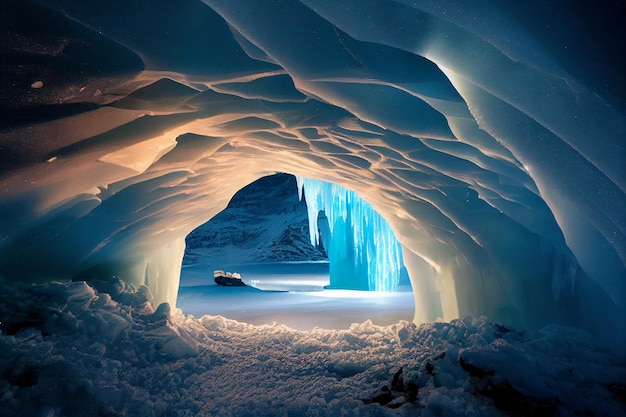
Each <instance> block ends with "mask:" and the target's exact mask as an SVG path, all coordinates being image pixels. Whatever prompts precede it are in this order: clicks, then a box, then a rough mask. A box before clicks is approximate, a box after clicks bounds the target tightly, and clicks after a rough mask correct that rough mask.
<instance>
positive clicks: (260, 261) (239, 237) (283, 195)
mask: <svg viewBox="0 0 626 417" xmlns="http://www.w3.org/2000/svg"><path fill="white" fill-rule="evenodd" d="M300 185H301V186H302V179H300ZM318 185H319V184H318ZM307 188H308V189H309V190H310V191H308V192H307ZM318 190H319V189H318ZM301 193H302V187H298V186H297V180H296V177H294V176H293V175H290V174H285V173H278V174H275V175H270V176H265V177H262V178H260V179H258V180H257V181H254V182H253V183H251V184H249V185H247V186H246V187H243V188H242V189H241V190H239V191H238V192H237V193H235V194H234V196H233V197H232V199H231V200H230V202H229V203H228V206H227V207H226V209H224V210H223V211H221V212H220V213H218V214H217V215H216V216H215V217H213V218H212V219H210V220H209V221H208V222H206V223H204V224H203V225H201V226H200V227H198V228H197V229H195V230H194V231H192V232H191V233H190V234H189V235H188V236H187V238H186V246H187V248H186V251H185V257H184V260H183V267H182V270H181V281H180V289H179V293H178V299H177V306H178V307H179V308H181V309H182V310H183V311H184V312H185V313H187V314H193V315H194V316H201V315H204V314H209V315H221V316H224V317H226V318H230V319H235V320H238V321H242V322H246V323H251V324H256V325H261V324H272V323H278V324H285V325H287V326H289V327H292V328H296V329H300V330H310V329H312V328H314V327H322V328H336V329H340V328H348V327H349V326H350V324H351V323H354V322H358V323H361V322H363V321H365V320H367V319H370V320H372V321H373V322H374V323H376V324H380V325H386V324H391V323H396V322H398V321H399V320H407V321H411V320H412V319H413V314H414V311H415V306H414V298H413V294H412V290H411V285H410V282H409V279H408V274H407V273H406V269H405V268H404V267H403V266H401V268H400V271H401V272H400V277H399V280H398V283H397V285H395V286H394V287H393V290H386V291H380V289H379V291H363V290H364V289H367V288H361V287H362V285H361V284H358V283H357V284H355V285H354V286H353V287H350V286H346V285H331V284H332V282H331V269H332V268H333V267H334V268H335V270H337V268H339V270H340V271H341V270H342V269H344V271H343V272H346V271H345V265H343V266H339V267H337V266H335V265H333V264H332V263H330V262H329V259H328V253H327V249H326V247H328V248H330V247H334V249H335V254H332V253H331V257H332V256H337V255H336V252H337V247H336V246H337V244H336V243H332V242H331V241H330V240H329V239H328V238H327V237H326V236H324V238H321V237H322V236H320V239H312V233H313V232H311V227H316V228H317V227H318V225H319V226H320V229H322V230H321V234H322V235H324V234H325V233H326V234H328V230H326V231H324V230H323V229H324V228H326V229H328V217H331V218H332V217H333V216H328V217H326V215H325V211H324V210H323V208H324V205H323V204H322V205H320V204H318V205H315V204H307V202H306V198H307V197H306V196H307V195H309V196H310V197H309V198H312V197H313V195H314V194H316V193H315V192H314V190H313V186H312V185H311V183H309V186H308V187H307V185H306V184H305V185H304V196H302V195H301ZM299 194H300V195H299ZM317 197H319V196H317ZM317 197H316V201H318V203H319V202H320V200H319V199H317ZM339 198H341V199H343V200H345V196H339ZM320 209H322V210H320ZM344 209H345V208H344ZM328 210H329V209H328V205H326V211H328ZM359 210H360V212H359V213H361V215H367V216H369V217H368V219H367V222H368V224H371V223H372V222H373V220H372V216H373V215H372V214H371V213H369V212H367V213H365V212H363V208H362V207H359ZM312 213H315V214H312ZM311 215H315V216H316V217H315V219H314V220H315V221H310V220H309V219H310V217H311ZM376 215H378V214H377V213H376ZM316 232H317V233H318V234H319V233H320V231H318V230H316ZM342 232H345V230H343V231H342ZM335 233H338V230H337V227H335ZM318 236H319V235H318ZM340 240H341V241H344V240H345V239H342V238H340ZM348 240H349V239H348ZM378 240H380V239H378ZM372 241H373V240H372ZM344 243H345V242H344ZM370 243H371V242H370ZM351 244H354V242H351ZM325 246H326V247H325ZM398 247H399V245H398ZM358 250H361V251H365V250H367V246H366V245H365V246H364V245H361V247H359V248H358V249H357V251H358ZM370 250H372V248H370ZM335 263H336V261H335ZM363 266H365V267H367V265H361V267H363ZM387 267H388V265H387ZM357 269H358V268H357ZM215 270H222V271H224V272H231V273H238V274H240V275H241V277H242V282H243V283H245V284H247V286H236V287H234V286H220V285H217V284H216V283H215V281H214V274H213V273H214V271H215ZM336 272H337V271H335V273H336ZM351 272H353V273H356V270H353V271H351ZM344 281H346V282H347V280H344ZM355 281H358V280H355ZM235 282H236V281H235Z"/></svg>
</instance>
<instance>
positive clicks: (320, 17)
mask: <svg viewBox="0 0 626 417" xmlns="http://www.w3.org/2000/svg"><path fill="white" fill-rule="evenodd" d="M18 3H19V4H18ZM120 3H123V4H124V7H123V10H124V12H123V13H120V7H119V6H120ZM500 3H501V2H497V1H495V0H487V1H484V2H481V4H480V5H472V6H469V5H463V4H461V3H459V2H455V1H449V2H448V1H423V2H418V3H417V4H416V3H414V2H409V1H393V2H390V1H384V0H367V1H350V0H342V1H327V0H316V1H309V0H302V1H297V0H283V1H280V2H270V1H262V2H261V1H259V2H250V1H246V0H229V1H224V0H204V1H196V0H185V1H183V2H176V3H174V2H171V3H168V2H165V3H163V2H162V3H159V6H158V7H156V6H155V5H154V4H152V3H150V2H147V1H145V0H141V1H137V2H132V4H131V3H128V2H117V1H111V2H106V3H102V4H99V5H98V6H97V7H96V6H93V5H91V4H86V3H85V2H75V1H71V0H41V1H38V2H30V1H28V2H12V3H11V4H8V5H6V7H5V6H4V5H3V7H4V8H3V16H7V18H6V22H7V25H6V28H5V29H6V30H5V31H3V32H2V33H1V34H0V36H2V42H0V45H2V46H1V48H3V49H2V56H3V57H9V58H10V60H9V61H7V64H6V65H2V66H0V72H1V74H2V77H1V78H0V79H1V80H2V89H1V90H0V92H1V94H2V95H3V100H2V108H1V109H0V110H1V114H2V117H1V119H0V120H1V122H2V124H1V126H0V275H2V276H3V277H4V279H6V280H7V282H11V283H14V284H24V283H33V282H49V281H55V280H70V279H72V278H74V279H78V278H84V277H96V276H103V277H110V276H111V275H116V276H119V277H121V278H123V279H124V280H125V281H127V282H129V283H131V284H133V285H135V286H136V287H139V286H141V285H147V286H148V287H149V288H150V290H151V291H152V293H153V295H154V299H155V303H159V302H166V301H167V302H170V303H171V304H172V305H174V303H175V294H176V289H177V286H178V280H179V272H178V271H179V270H180V264H181V259H182V253H183V250H182V245H183V243H182V242H183V241H184V237H185V236H186V235H187V234H188V233H189V232H191V231H192V230H193V229H194V228H195V227H197V226H199V225H200V224H202V223H204V222H205V221H206V220H208V219H209V218H211V217H212V216H214V215H216V214H217V213H219V212H220V211H221V210H222V209H223V208H224V207H225V206H226V204H227V202H228V200H229V199H230V197H231V196H232V195H233V194H234V193H235V192H236V191H237V190H239V189H240V188H242V187H243V186H244V185H246V184H249V183H251V182H252V181H254V180H256V179H257V178H259V177H262V176H264V175H268V174H272V173H275V172H288V173H293V174H295V175H298V176H302V177H307V178H313V179H317V180H321V181H326V182H331V183H337V184H339V185H341V186H343V187H345V188H347V189H350V190H354V191H355V192H356V193H358V195H359V196H361V197H362V198H363V199H364V200H365V201H367V202H368V203H369V204H370V205H371V206H372V208H374V210H376V211H377V212H379V213H380V214H381V215H382V216H383V217H384V218H385V220H387V222H388V223H389V225H390V227H391V229H392V230H393V231H394V233H395V235H396V238H397V239H398V242H399V243H400V245H401V248H402V258H403V260H404V264H405V265H406V267H407V269H408V272H409V275H410V277H411V284H412V288H413V290H414V295H415V301H416V302H415V306H416V312H415V313H416V314H415V321H418V322H422V321H429V320H435V319H437V318H443V319H446V320H449V319H453V318H456V317H462V316H465V315H474V316H478V315H486V316H488V317H489V318H490V319H493V320H499V321H503V322H506V323H512V324H516V325H520V326H523V327H529V328H536V327H540V326H542V325H544V324H546V323H549V322H554V321H557V322H561V323H569V324H576V325H579V326H582V327H584V328H586V329H589V330H591V331H594V332H596V333H597V334H601V335H602V336H605V337H608V338H611V337H618V338H619V337H620V335H616V334H613V333H611V332H608V331H606V330H605V329H609V328H611V326H610V325H607V321H609V322H610V323H613V324H619V323H623V322H624V321H626V266H625V261H626V218H625V216H626V198H625V189H626V183H625V182H624V178H626V176H625V175H624V171H623V166H624V165H623V161H624V156H625V152H626V151H625V142H624V140H623V138H624V137H625V131H626V129H625V127H624V126H625V121H624V120H625V119H624V105H623V88H621V87H620V85H621V84H620V80H621V77H622V74H623V73H624V71H623V70H622V69H623V67H621V65H623V64H622V63H621V62H619V61H620V60H619V59H617V57H619V56H621V55H620V53H615V51H616V50H617V51H621V50H620V49H616V48H615V46H616V45H615V39H622V38H623V37H622V36H608V35H613V33H612V32H611V31H612V30H615V31H618V30H619V28H620V27H621V26H622V25H617V26H615V27H612V25H610V24H604V20H602V22H603V24H602V25H598V26H597V28H599V29H598V30H586V28H587V26H586V24H585V23H586V22H587V21H588V20H593V19H597V17H598V15H597V14H596V13H603V12H602V10H600V9H602V8H595V9H593V10H591V12H590V13H586V14H585V13H576V12H574V11H572V13H569V14H567V15H563V13H562V11H563V10H571V8H570V7H568V5H567V4H565V3H564V2H560V1H557V2H547V3H546V2H540V1H538V0H531V1H530V4H528V2H525V3H524V4H525V6H524V7H522V6H517V5H515V4H507V5H502V4H500ZM562 3H563V4H562ZM560 6H562V7H560ZM538 8H540V9H541V13H533V12H532V11H534V10H536V9H538ZM617 15H618V14H616V16H617ZM602 16H603V17H606V16H605V15H604V14H603V15H602ZM609 18H610V16H609ZM128 22H132V24H128ZM596 23H597V22H596ZM39 28H41V29H39ZM44 30H49V31H50V33H51V36H49V37H42V36H39V35H38V34H40V33H42V32H41V31H44ZM607 33H608V35H607V36H603V34H604V35H606V34H607ZM597 45H602V47H601V48H600V47H597ZM620 46H621V45H620ZM36 81H41V82H42V84H43V85H42V87H41V88H37V89H33V88H31V85H32V84H33V83H34V82H36ZM621 342H622V343H623V342H624V340H623V339H622V340H621Z"/></svg>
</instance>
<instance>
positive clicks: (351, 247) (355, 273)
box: [297, 177, 403, 291]
mask: <svg viewBox="0 0 626 417" xmlns="http://www.w3.org/2000/svg"><path fill="white" fill-rule="evenodd" d="M297 181H298V188H299V195H300V196H301V198H302V195H303V194H304V196H305V199H306V203H307V209H308V214H309V233H310V236H311V243H312V244H313V245H319V244H320V239H321V242H322V244H323V246H324V248H325V249H326V252H327V253H328V259H329V263H330V286H329V288H333V289H351V290H369V291H394V290H395V289H396V288H397V287H398V284H399V281H400V270H401V268H402V266H403V263H402V248H401V246H400V244H399V243H398V241H397V239H396V237H395V235H394V233H393V231H392V230H391V227H390V226H389V224H388V223H387V222H386V221H385V219H383V218H382V217H381V216H380V214H378V213H377V212H376V211H375V210H374V209H373V208H372V206H370V205H369V204H368V203H367V202H366V201H364V200H363V199H361V198H360V197H359V196H358V194H357V193H355V192H354V191H351V190H347V189H345V188H343V187H342V186H340V185H337V184H331V183H327V182H324V181H319V180H314V179H309V178H304V177H298V178H297ZM320 212H323V214H320Z"/></svg>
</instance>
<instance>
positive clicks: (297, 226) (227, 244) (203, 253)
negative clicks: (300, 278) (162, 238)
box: [183, 173, 327, 265]
mask: <svg viewBox="0 0 626 417" xmlns="http://www.w3.org/2000/svg"><path fill="white" fill-rule="evenodd" d="M308 227H309V226H308V217H307V208H306V202H305V201H304V200H300V199H299V198H298V190H297V185H296V179H295V177H294V176H293V175H289V174H283V173H278V174H275V175H270V176H267V177H263V178H260V179H258V180H257V181H255V182H253V183H251V184H249V185H248V186H246V187H244V188H242V189H241V190H239V191H238V192H237V193H236V194H235V195H234V196H233V198H232V199H231V200H230V202H229V203H228V206H227V207H226V208H225V209H224V210H223V211H222V212H220V213H219V214H218V215H217V216H215V217H213V218H212V219H211V220H209V221H208V222H207V223H205V224H203V225H202V226H200V227H198V228H197V229H195V230H194V231H193V232H191V233H190V234H189V235H188V236H187V238H186V240H185V242H186V245H187V249H186V251H185V257H184V259H183V264H184V265H190V264H193V263H196V262H198V260H199V259H200V258H205V260H206V259H214V260H215V261H216V263H219V264H224V263H226V264H241V263H262V262H294V261H312V260H314V261H318V260H325V259H327V256H326V253H325V252H324V249H323V248H321V247H318V248H315V247H313V245H311V241H310V238H309V229H308Z"/></svg>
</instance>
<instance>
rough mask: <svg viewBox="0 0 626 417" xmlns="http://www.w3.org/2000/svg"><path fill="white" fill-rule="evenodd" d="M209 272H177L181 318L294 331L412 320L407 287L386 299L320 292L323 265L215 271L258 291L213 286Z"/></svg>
mask: <svg viewBox="0 0 626 417" xmlns="http://www.w3.org/2000/svg"><path fill="white" fill-rule="evenodd" d="M213 265H214V264H213ZM214 269H216V268H213V267H210V265H207V264H205V263H198V264H194V265H188V266H184V267H183V269H182V272H181V284H180V289H179V292H178V301H177V307H178V308H180V309H182V310H183V312H185V314H193V315H194V316H196V317H200V316H202V315H205V314H208V315H213V316H217V315H220V316H224V317H226V318H229V319H234V320H237V321H241V322H246V323H251V324H256V325H260V324H272V323H277V324H285V325H287V326H289V327H291V328H294V329H298V330H311V329H313V328H314V327H321V328H326V329H347V328H348V327H350V324H352V323H362V322H363V321H365V320H367V319H370V320H372V322H374V323H375V324H378V325H388V324H392V323H397V322H398V321H399V320H408V321H410V320H413V311H414V300H413V293H412V291H411V287H410V285H406V284H407V283H403V284H404V285H401V286H400V287H399V289H398V291H396V292H392V293H381V292H367V291H349V290H326V289H324V286H326V285H328V283H329V277H328V263H327V262H293V263H272V264H245V265H220V269H223V270H225V271H230V272H239V273H240V274H241V276H242V279H243V281H244V282H247V283H250V282H252V283H254V285H255V286H257V287H258V288H262V289H263V290H260V289H257V288H252V287H222V286H219V285H216V284H215V283H214V281H213V270H214Z"/></svg>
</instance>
